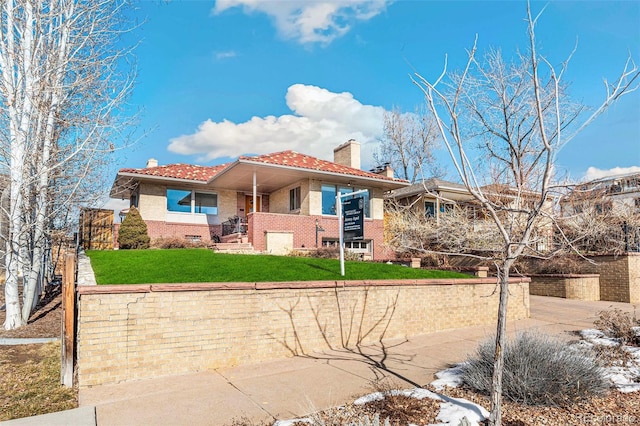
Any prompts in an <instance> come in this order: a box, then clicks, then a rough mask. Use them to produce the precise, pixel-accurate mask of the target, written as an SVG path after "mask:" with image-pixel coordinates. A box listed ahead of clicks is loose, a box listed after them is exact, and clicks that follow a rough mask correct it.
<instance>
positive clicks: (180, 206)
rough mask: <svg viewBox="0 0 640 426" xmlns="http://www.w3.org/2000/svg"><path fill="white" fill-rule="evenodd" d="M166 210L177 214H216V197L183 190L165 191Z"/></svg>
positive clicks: (211, 194) (215, 195)
mask: <svg viewBox="0 0 640 426" xmlns="http://www.w3.org/2000/svg"><path fill="white" fill-rule="evenodd" d="M167 210H168V211H170V212H177V213H200V214H209V215H216V214H218V195H217V194H213V193H207V192H197V191H189V190H184V189H167Z"/></svg>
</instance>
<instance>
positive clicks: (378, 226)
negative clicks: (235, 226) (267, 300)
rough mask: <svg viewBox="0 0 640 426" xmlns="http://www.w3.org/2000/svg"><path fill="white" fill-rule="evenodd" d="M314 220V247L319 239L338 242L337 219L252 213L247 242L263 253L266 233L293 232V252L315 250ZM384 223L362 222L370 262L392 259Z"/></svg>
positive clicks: (378, 221) (392, 254) (320, 240)
mask: <svg viewBox="0 0 640 426" xmlns="http://www.w3.org/2000/svg"><path fill="white" fill-rule="evenodd" d="M316 220H317V221H318V225H319V226H320V227H322V228H323V229H324V231H323V232H319V233H318V245H319V246H322V238H332V239H338V237H339V232H338V219H337V218H336V217H327V216H299V215H290V214H278V213H255V214H250V215H249V242H250V243H251V244H252V245H253V248H254V249H255V250H258V251H264V250H266V242H265V232H266V231H289V232H293V247H294V248H314V247H315V246H316ZM383 228H384V223H383V221H382V220H377V219H365V221H364V239H365V240H371V241H372V243H373V248H372V249H373V250H372V253H371V254H372V255H373V260H386V259H393V258H394V253H393V251H392V250H390V249H388V248H386V247H385V246H384V245H383V243H384V229H383Z"/></svg>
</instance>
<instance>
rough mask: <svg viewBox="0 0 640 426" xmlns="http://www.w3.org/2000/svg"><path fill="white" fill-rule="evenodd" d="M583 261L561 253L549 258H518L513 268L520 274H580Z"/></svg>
mask: <svg viewBox="0 0 640 426" xmlns="http://www.w3.org/2000/svg"><path fill="white" fill-rule="evenodd" d="M584 263H585V261H584V260H583V259H581V258H580V257H578V256H572V255H562V256H557V257H552V258H550V259H536V258H530V257H529V258H520V259H518V261H517V262H516V264H515V265H514V269H515V270H517V271H518V272H519V273H521V274H580V273H584V269H585V268H584V266H585V264H584Z"/></svg>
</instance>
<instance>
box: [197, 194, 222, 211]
mask: <svg viewBox="0 0 640 426" xmlns="http://www.w3.org/2000/svg"><path fill="white" fill-rule="evenodd" d="M195 200H196V203H195V213H205V214H218V195H217V194H207V193H204V192H195Z"/></svg>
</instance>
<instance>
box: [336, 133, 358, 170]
mask: <svg viewBox="0 0 640 426" xmlns="http://www.w3.org/2000/svg"><path fill="white" fill-rule="evenodd" d="M333 162H334V163H338V164H342V165H343V166H349V167H352V168H354V169H359V168H360V144H359V143H358V142H356V140H355V139H349V140H348V141H346V142H345V143H343V144H342V145H340V146H338V147H337V148H335V149H334V150H333Z"/></svg>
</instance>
